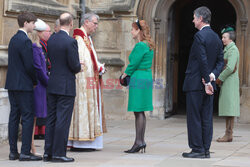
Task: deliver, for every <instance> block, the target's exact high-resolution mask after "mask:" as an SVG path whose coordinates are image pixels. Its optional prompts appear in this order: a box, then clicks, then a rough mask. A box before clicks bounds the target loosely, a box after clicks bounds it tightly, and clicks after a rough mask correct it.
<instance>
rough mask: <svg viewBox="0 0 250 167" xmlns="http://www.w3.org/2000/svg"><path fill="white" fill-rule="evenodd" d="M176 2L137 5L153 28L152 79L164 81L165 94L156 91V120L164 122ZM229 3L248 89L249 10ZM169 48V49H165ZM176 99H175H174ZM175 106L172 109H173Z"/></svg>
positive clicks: (243, 81) (157, 0)
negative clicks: (170, 15)
mask: <svg viewBox="0 0 250 167" xmlns="http://www.w3.org/2000/svg"><path fill="white" fill-rule="evenodd" d="M176 1H177V0H147V1H144V0H141V1H140V2H139V5H138V9H137V15H138V17H139V18H141V19H144V20H146V21H147V22H148V23H149V25H150V27H151V33H152V36H153V37H154V39H155V42H156V49H155V57H154V66H153V76H154V79H161V80H162V83H163V84H162V85H163V90H154V106H155V110H154V111H156V112H155V113H154V115H155V116H157V117H159V118H164V116H165V111H166V110H168V108H169V102H168V101H165V99H167V97H166V96H168V94H167V93H166V92H167V91H169V90H168V86H169V85H168V84H166V83H167V75H168V71H167V68H166V64H167V61H169V60H171V58H170V59H169V58H167V57H166V55H167V52H168V50H167V48H168V46H167V44H168V39H169V38H170V36H169V33H168V32H169V26H168V25H169V23H170V20H169V14H171V12H170V10H171V7H172V6H173V4H174V3H175V2H176ZM228 2H229V3H230V4H231V5H232V6H233V7H234V9H235V11H236V15H237V19H236V33H237V41H236V43H237V45H238V46H239V51H240V55H241V59H240V60H241V62H240V67H241V69H240V70H239V74H240V83H241V87H244V86H248V84H249V83H247V81H248V77H249V76H248V73H247V62H248V61H247V56H246V39H247V37H246V35H247V33H246V27H247V22H248V19H247V13H246V8H245V5H244V3H243V1H242V0H228ZM166 46H167V47H166ZM172 98H175V97H172ZM171 107H173V106H170V108H171Z"/></svg>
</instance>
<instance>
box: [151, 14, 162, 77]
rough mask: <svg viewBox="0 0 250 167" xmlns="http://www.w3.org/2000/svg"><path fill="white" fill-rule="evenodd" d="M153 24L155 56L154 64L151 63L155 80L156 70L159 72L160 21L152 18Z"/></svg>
mask: <svg viewBox="0 0 250 167" xmlns="http://www.w3.org/2000/svg"><path fill="white" fill-rule="evenodd" d="M154 23H155V54H154V62H153V66H154V68H153V78H154V79H156V78H157V77H158V74H157V72H158V70H159V61H160V60H159V30H160V23H161V19H159V18H154Z"/></svg>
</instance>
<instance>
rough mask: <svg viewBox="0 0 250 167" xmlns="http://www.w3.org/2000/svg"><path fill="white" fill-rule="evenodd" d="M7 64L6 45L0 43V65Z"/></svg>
mask: <svg viewBox="0 0 250 167" xmlns="http://www.w3.org/2000/svg"><path fill="white" fill-rule="evenodd" d="M7 65H8V46H7V45H0V66H7Z"/></svg>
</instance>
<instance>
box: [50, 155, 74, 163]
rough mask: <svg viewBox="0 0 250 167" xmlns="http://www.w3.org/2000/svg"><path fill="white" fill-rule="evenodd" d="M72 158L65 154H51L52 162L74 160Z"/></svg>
mask: <svg viewBox="0 0 250 167" xmlns="http://www.w3.org/2000/svg"><path fill="white" fill-rule="evenodd" d="M74 161H75V160H74V158H69V157H66V156H62V157H61V156H52V162H74Z"/></svg>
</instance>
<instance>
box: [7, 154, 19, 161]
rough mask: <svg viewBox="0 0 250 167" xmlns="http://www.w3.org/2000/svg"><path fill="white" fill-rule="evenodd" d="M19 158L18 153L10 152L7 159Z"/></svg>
mask: <svg viewBox="0 0 250 167" xmlns="http://www.w3.org/2000/svg"><path fill="white" fill-rule="evenodd" d="M18 158H19V153H10V154H9V160H16V159H18Z"/></svg>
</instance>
